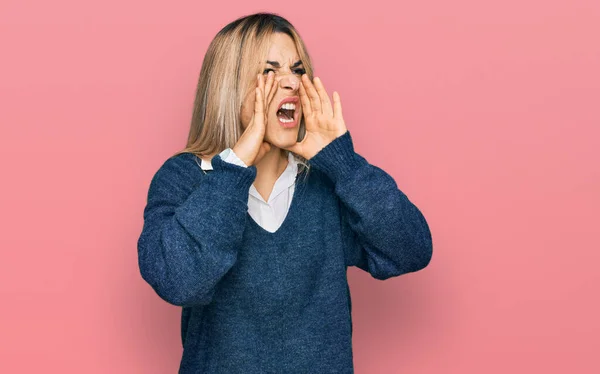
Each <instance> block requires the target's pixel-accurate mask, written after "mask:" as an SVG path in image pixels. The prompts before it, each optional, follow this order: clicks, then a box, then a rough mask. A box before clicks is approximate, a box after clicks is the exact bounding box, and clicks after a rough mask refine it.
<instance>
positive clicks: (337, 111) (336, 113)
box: [333, 91, 344, 119]
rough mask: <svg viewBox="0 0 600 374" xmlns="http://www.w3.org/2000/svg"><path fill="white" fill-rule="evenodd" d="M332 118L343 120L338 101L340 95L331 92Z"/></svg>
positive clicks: (339, 101) (340, 103)
mask: <svg viewBox="0 0 600 374" xmlns="http://www.w3.org/2000/svg"><path fill="white" fill-rule="evenodd" d="M333 117H334V118H338V119H344V117H343V116H342V101H341V100H340V94H339V93H338V92H337V91H333Z"/></svg>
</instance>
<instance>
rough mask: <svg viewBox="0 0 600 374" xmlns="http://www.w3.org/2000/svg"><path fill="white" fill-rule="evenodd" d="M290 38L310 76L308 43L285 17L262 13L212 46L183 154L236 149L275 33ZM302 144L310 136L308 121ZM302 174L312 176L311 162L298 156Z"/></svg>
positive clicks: (228, 28) (221, 35)
mask: <svg viewBox="0 0 600 374" xmlns="http://www.w3.org/2000/svg"><path fill="white" fill-rule="evenodd" d="M276 32H281V33H285V34H287V35H289V36H290V37H291V38H292V40H293V41H294V44H295V45H296V49H297V51H298V54H299V57H300V60H301V61H302V65H303V67H304V69H305V71H306V74H307V75H308V77H309V78H310V79H311V80H312V78H313V67H312V63H311V60H310V56H309V55H308V51H307V49H306V47H305V45H304V42H303V41H302V39H301V38H300V35H299V34H298V32H297V31H296V29H295V28H294V27H293V26H292V24H290V23H289V22H288V21H287V20H286V19H285V18H283V17H281V16H279V15H277V14H274V13H256V14H251V15H248V16H244V17H241V18H238V19H237V20H235V21H233V22H231V23H229V24H228V25H227V26H225V27H224V28H223V29H221V31H219V32H218V33H217V35H216V36H215V38H214V39H213V40H212V42H211V43H210V45H209V47H208V50H207V52H206V55H205V56H204V61H203V62H202V68H201V70H200V77H199V79H198V85H197V88H196V98H195V101H194V110H193V114H192V121H191V126H190V132H189V135H188V140H187V144H186V146H185V148H184V149H183V150H180V151H178V152H177V153H175V154H174V155H173V156H176V155H179V154H181V153H193V154H195V155H197V156H202V155H208V154H216V153H219V152H221V151H222V150H224V149H225V148H233V146H234V145H235V144H236V143H237V141H238V139H239V138H240V136H241V135H242V133H243V131H244V128H243V126H242V121H241V118H240V117H241V116H240V115H241V108H242V103H243V101H244V98H245V97H246V95H247V93H248V92H250V90H252V89H254V87H255V86H256V75H257V74H259V73H262V72H263V69H264V62H265V61H266V59H267V54H268V51H269V47H270V45H269V43H268V42H269V38H270V36H271V35H272V34H273V33H276ZM299 126H300V128H299V132H298V139H297V140H298V141H300V140H302V139H303V138H304V135H305V131H306V127H305V124H304V118H303V117H302V118H301V120H300V124H299ZM293 155H294V157H295V158H296V160H298V161H299V165H298V168H299V171H303V170H306V171H308V168H309V165H308V163H307V160H306V159H305V158H304V157H302V156H300V155H297V154H293Z"/></svg>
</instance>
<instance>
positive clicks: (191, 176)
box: [150, 153, 204, 195]
mask: <svg viewBox="0 0 600 374" xmlns="http://www.w3.org/2000/svg"><path fill="white" fill-rule="evenodd" d="M199 162H200V159H199V158H198V157H197V156H196V155H194V154H193V153H180V154H178V155H175V156H171V157H169V158H168V159H166V160H165V161H163V163H162V164H161V165H160V167H159V168H158V170H157V171H156V173H154V176H153V177H152V180H151V182H150V193H151V194H169V195H187V194H188V193H189V192H191V191H192V190H193V189H194V188H195V187H196V186H197V184H198V183H199V181H200V179H201V178H202V176H203V175H204V173H203V172H202V170H201V168H200V165H199Z"/></svg>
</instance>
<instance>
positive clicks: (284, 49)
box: [233, 33, 347, 201]
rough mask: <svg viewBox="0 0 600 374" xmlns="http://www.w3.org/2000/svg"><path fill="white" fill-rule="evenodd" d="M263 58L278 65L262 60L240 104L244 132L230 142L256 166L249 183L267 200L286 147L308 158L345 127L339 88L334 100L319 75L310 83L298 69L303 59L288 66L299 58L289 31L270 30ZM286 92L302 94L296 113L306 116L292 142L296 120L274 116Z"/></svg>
mask: <svg viewBox="0 0 600 374" xmlns="http://www.w3.org/2000/svg"><path fill="white" fill-rule="evenodd" d="M267 60H269V61H277V62H279V64H280V67H275V66H272V65H270V64H267V62H266V61H264V62H262V63H263V64H264V69H265V70H264V71H263V74H259V75H258V76H257V82H256V84H257V86H256V88H255V89H254V90H251V91H250V93H249V94H248V95H247V96H246V98H245V100H244V103H243V105H242V110H241V120H242V126H243V127H244V133H243V134H242V136H241V137H240V139H239V140H238V142H237V143H236V145H235V146H234V147H233V151H234V152H235V154H236V155H237V156H238V157H239V158H241V159H242V160H243V161H244V162H245V163H246V165H248V166H250V165H255V166H256V170H257V175H256V179H255V181H254V183H253V184H254V187H255V188H256V189H257V191H258V192H259V193H260V195H261V196H262V197H263V199H265V201H268V198H269V196H270V194H271V192H272V190H273V186H274V185H275V182H276V181H277V179H278V178H279V176H281V174H282V173H283V171H284V170H285V168H286V167H287V165H288V160H287V154H286V153H287V152H286V151H292V152H294V153H296V154H299V155H300V156H302V157H304V158H306V159H310V158H312V157H313V156H314V155H315V154H317V153H318V152H319V151H320V150H321V149H322V148H323V147H325V146H326V145H327V144H329V143H330V142H331V141H333V140H334V139H335V138H337V137H338V136H341V135H343V134H344V133H345V132H346V130H347V129H346V126H345V123H344V120H343V117H342V105H341V101H340V96H339V94H338V93H337V92H335V91H334V93H333V105H332V103H331V101H330V100H329V95H328V94H327V91H326V90H325V87H324V86H323V83H322V82H321V80H320V79H319V78H318V77H315V78H314V84H313V82H311V81H310V79H309V77H308V75H306V74H302V72H301V71H299V70H298V69H302V68H303V66H302V65H300V66H297V67H294V68H291V65H292V64H293V63H295V62H296V61H298V60H299V57H298V51H297V49H296V46H295V44H294V42H293V40H292V38H291V37H289V36H288V35H286V34H283V33H275V34H273V36H272V39H271V47H270V49H269V53H268V57H267ZM267 69H271V70H273V71H269V70H267ZM289 96H299V97H300V103H299V104H301V105H298V104H296V112H298V115H299V117H298V118H301V117H302V116H304V120H305V125H306V135H305V136H304V138H303V139H302V141H301V142H296V140H297V139H298V131H299V129H300V125H299V122H300V121H299V120H298V124H297V125H296V126H294V127H293V128H285V127H283V126H281V125H280V124H279V121H278V119H277V109H278V106H279V103H280V102H281V100H282V99H284V98H285V97H289Z"/></svg>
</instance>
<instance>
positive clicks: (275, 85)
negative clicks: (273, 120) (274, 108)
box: [266, 79, 279, 108]
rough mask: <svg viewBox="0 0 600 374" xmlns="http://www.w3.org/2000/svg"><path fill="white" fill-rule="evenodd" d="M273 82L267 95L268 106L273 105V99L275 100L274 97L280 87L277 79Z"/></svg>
mask: <svg viewBox="0 0 600 374" xmlns="http://www.w3.org/2000/svg"><path fill="white" fill-rule="evenodd" d="M273 82H274V83H273V88H272V89H271V91H270V92H269V95H268V97H267V106H266V107H267V108H268V107H269V106H270V105H271V101H273V97H275V92H277V90H278V88H279V84H278V83H277V81H275V79H273Z"/></svg>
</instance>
